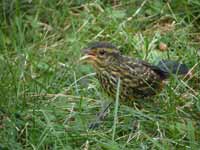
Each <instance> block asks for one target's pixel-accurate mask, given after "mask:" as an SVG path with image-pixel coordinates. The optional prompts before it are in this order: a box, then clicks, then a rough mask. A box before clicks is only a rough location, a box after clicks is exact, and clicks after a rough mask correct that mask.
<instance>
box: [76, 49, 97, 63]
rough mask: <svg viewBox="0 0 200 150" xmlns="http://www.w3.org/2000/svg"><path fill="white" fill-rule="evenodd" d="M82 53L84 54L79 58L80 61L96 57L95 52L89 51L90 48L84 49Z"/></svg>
mask: <svg viewBox="0 0 200 150" xmlns="http://www.w3.org/2000/svg"><path fill="white" fill-rule="evenodd" d="M83 53H84V55H83V56H82V57H81V58H80V59H79V61H80V62H85V61H89V60H95V59H96V55H95V53H93V52H91V51H90V49H84V50H83Z"/></svg>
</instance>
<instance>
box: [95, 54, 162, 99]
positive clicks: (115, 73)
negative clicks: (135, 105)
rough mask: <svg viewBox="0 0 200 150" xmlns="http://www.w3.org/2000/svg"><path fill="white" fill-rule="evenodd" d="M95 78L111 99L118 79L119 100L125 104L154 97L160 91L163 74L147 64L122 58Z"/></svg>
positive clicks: (99, 72) (98, 73)
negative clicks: (119, 81)
mask: <svg viewBox="0 0 200 150" xmlns="http://www.w3.org/2000/svg"><path fill="white" fill-rule="evenodd" d="M97 78H98V80H99V81H100V83H101V85H102V88H103V89H104V91H105V92H106V93H108V95H110V96H111V97H115V95H116V91H117V88H116V87H117V82H118V79H119V78H120V80H121V85H120V99H121V101H124V102H125V101H130V100H134V99H139V98H146V97H149V96H153V95H155V94H156V93H157V92H158V91H160V87H161V85H162V81H163V79H164V73H163V72H162V71H161V70H160V69H159V68H157V67H155V66H152V65H150V64H148V63H147V62H144V61H140V60H134V59H132V58H129V57H123V59H121V61H120V62H119V63H118V64H111V65H109V66H107V67H105V68H104V69H103V70H99V71H97Z"/></svg>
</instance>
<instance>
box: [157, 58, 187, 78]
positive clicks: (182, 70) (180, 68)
mask: <svg viewBox="0 0 200 150" xmlns="http://www.w3.org/2000/svg"><path fill="white" fill-rule="evenodd" d="M157 67H159V68H160V69H161V70H162V71H163V72H164V73H165V78H168V77H169V76H170V74H177V75H186V74H187V73H188V72H189V68H188V67H187V66H186V65H185V64H181V63H178V62H176V61H171V60H161V61H160V62H159V63H158V65H157Z"/></svg>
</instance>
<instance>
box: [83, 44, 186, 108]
mask: <svg viewBox="0 0 200 150" xmlns="http://www.w3.org/2000/svg"><path fill="white" fill-rule="evenodd" d="M83 53H84V56H83V57H81V59H80V60H81V61H84V62H86V63H89V64H91V65H92V66H93V68H94V69H95V71H96V74H97V75H96V77H97V79H98V80H99V82H100V84H101V86H102V88H103V90H104V91H105V92H106V93H107V94H108V95H109V96H111V97H112V98H115V96H116V91H117V83H118V80H119V78H120V81H121V84H120V96H119V99H120V103H122V104H125V105H130V102H133V101H134V100H135V99H144V98H147V97H151V96H154V95H156V94H157V93H159V92H160V91H161V90H162V88H163V81H165V80H166V79H167V78H168V77H169V76H170V74H171V73H177V74H186V73H187V72H188V70H189V69H188V68H187V66H186V65H184V64H179V63H177V62H175V61H166V60H165V61H161V62H160V63H159V64H158V65H157V66H156V65H152V64H150V63H148V62H146V61H143V60H139V59H135V58H131V57H128V56H124V55H122V54H121V53H120V51H119V50H118V49H117V48H116V47H115V46H114V45H112V44H111V43H108V42H96V43H92V44H90V45H89V46H88V48H86V49H84V50H83Z"/></svg>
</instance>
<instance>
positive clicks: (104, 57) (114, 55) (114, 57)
mask: <svg viewBox="0 0 200 150" xmlns="http://www.w3.org/2000/svg"><path fill="white" fill-rule="evenodd" d="M83 53H84V55H83V57H81V58H80V60H81V61H83V62H86V63H90V64H92V65H93V66H95V67H99V66H104V67H105V66H108V65H111V64H113V63H118V62H119V61H120V58H121V54H120V51H119V50H118V49H117V48H116V47H115V46H114V45H112V44H111V43H107V42H95V43H91V44H89V46H88V47H87V48H85V49H83Z"/></svg>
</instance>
